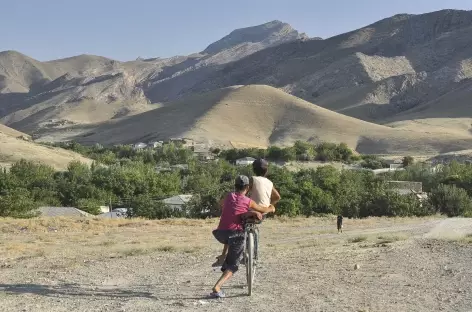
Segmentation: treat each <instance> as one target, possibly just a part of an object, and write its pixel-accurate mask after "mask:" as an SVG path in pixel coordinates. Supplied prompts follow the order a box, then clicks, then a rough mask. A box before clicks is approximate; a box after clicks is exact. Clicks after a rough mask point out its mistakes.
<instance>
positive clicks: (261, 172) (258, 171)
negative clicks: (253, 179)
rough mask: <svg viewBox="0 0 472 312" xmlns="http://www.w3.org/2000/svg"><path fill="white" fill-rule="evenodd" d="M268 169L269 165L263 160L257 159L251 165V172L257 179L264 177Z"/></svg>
mask: <svg viewBox="0 0 472 312" xmlns="http://www.w3.org/2000/svg"><path fill="white" fill-rule="evenodd" d="M268 169H269V163H268V162H267V160H265V159H263V158H258V159H256V160H254V162H253V163H252V171H253V172H254V174H255V175H256V176H258V177H265V176H266V174H267V171H268Z"/></svg>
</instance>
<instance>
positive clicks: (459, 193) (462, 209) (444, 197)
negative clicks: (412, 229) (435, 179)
mask: <svg viewBox="0 0 472 312" xmlns="http://www.w3.org/2000/svg"><path fill="white" fill-rule="evenodd" d="M429 200H430V203H431V205H432V206H433V207H434V208H435V209H436V211H439V212H440V213H443V214H446V215H447V216H448V217H456V216H463V215H466V214H470V213H471V212H472V200H471V199H470V197H469V195H468V194H467V192H466V190H464V189H462V188H458V187H456V186H455V185H445V184H440V185H439V186H438V187H436V188H435V189H433V190H432V191H431V194H430V197H429Z"/></svg>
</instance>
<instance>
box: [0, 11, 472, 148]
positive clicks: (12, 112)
mask: <svg viewBox="0 0 472 312" xmlns="http://www.w3.org/2000/svg"><path fill="white" fill-rule="evenodd" d="M471 38H472V11H460V10H443V11H438V12H432V13H427V14H421V15H408V14H400V15H395V16H393V17H391V18H387V19H384V20H381V21H378V22H376V23H374V24H371V25H368V26H366V27H363V28H360V29H357V30H354V31H351V32H349V33H345V34H341V35H338V36H335V37H332V38H327V39H324V40H321V39H320V38H313V39H309V38H307V36H306V35H304V34H300V33H299V32H298V31H296V30H294V29H293V28H292V27H291V26H290V25H288V24H284V23H282V22H279V21H273V22H269V23H266V24H263V25H259V26H255V27H249V28H243V29H239V30H235V31H233V32H232V33H230V34H229V35H228V36H226V37H224V38H222V39H221V40H219V41H217V42H215V43H213V44H210V45H209V46H208V47H207V48H206V49H205V50H203V51H202V52H200V53H196V54H192V55H189V56H176V57H173V58H168V59H160V58H156V59H146V60H143V59H137V60H135V61H130V62H118V61H114V60H109V59H106V58H103V57H98V56H90V55H81V56H76V57H72V58H68V59H63V60H56V61H51V62H38V61H35V60H33V59H31V58H29V57H27V56H24V55H21V54H19V53H17V52H11V51H8V52H2V53H0V122H2V123H4V124H6V125H8V126H10V127H13V128H15V129H18V130H21V131H24V132H27V133H29V134H35V137H43V138H44V139H47V140H58V139H70V138H77V137H80V136H81V135H83V134H84V133H90V132H91V131H92V132H93V131H94V130H93V129H97V127H100V126H101V124H102V123H105V125H106V127H108V125H110V124H115V123H116V124H120V123H121V122H122V121H123V120H128V119H127V118H125V117H129V116H133V115H137V114H141V113H144V112H147V111H150V110H154V109H157V110H155V111H154V112H152V114H157V112H162V111H163V110H162V109H163V108H164V107H170V106H174V104H172V103H174V102H175V101H176V100H177V102H179V101H178V100H180V99H188V98H191V97H192V96H193V95H195V94H200V93H206V92H210V91H213V90H219V89H221V88H226V87H230V86H235V85H254V84H257V85H269V86H272V87H275V88H278V89H280V90H282V91H285V92H287V93H290V94H292V95H295V96H297V97H298V98H301V99H304V100H305V101H308V102H311V103H314V104H316V105H318V106H320V107H324V108H327V109H329V110H332V111H334V112H337V113H341V114H344V115H347V116H351V117H355V118H358V119H362V120H365V121H369V122H374V123H377V124H382V125H385V126H389V127H393V128H396V129H404V130H405V131H406V130H408V131H417V132H429V133H432V134H433V133H444V134H447V135H452V136H458V138H459V137H460V138H468V137H469V136H470V135H471V134H470V130H471V129H470V126H471V124H472V118H471V117H472V106H471V105H468V104H470V98H471V92H472V91H471V90H472V89H471V86H472V85H471V83H472V79H471V78H472V39H471ZM182 101H183V102H186V101H187V100H182ZM245 101H246V102H251V98H247V99H246V100H245ZM169 103H171V104H169ZM187 103H188V105H191V103H189V102H188V101H187ZM202 105H203V104H202ZM208 105H210V104H208ZM175 107H177V106H175ZM178 107H181V108H180V109H182V112H180V113H179V114H182V116H186V111H187V110H188V111H189V112H190V111H192V109H193V108H192V109H187V108H186V107H184V106H178ZM267 109H270V108H269V107H267ZM189 116H193V115H192V113H189ZM182 118H183V117H182ZM189 122H191V123H194V122H197V121H196V120H194V121H189ZM301 123H303V122H301ZM296 124H297V121H296V120H293V122H292V125H293V126H294V127H295V125H296ZM105 125H104V126H105ZM315 128H316V127H315ZM165 133H167V132H165ZM293 133H298V132H297V131H296V130H294V131H293ZM116 134H118V133H116ZM340 135H341V136H342V135H344V136H345V137H346V140H349V136H350V134H349V133H347V132H345V133H340ZM141 136H142V137H144V136H146V133H145V131H143V133H141ZM139 137H140V135H139V134H136V136H134V139H137V138H139ZM91 138H95V136H91ZM96 138H98V137H96ZM264 140H266V141H265V142H266V143H268V142H270V143H274V142H277V140H268V139H267V138H265V139H263V140H262V141H264ZM122 141H125V140H124V139H123V140H122ZM259 143H260V142H259ZM460 145H461V146H462V143H461V144H460ZM466 145H467V144H466ZM466 147H467V146H466ZM471 147H472V146H471Z"/></svg>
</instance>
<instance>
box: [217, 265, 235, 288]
mask: <svg viewBox="0 0 472 312" xmlns="http://www.w3.org/2000/svg"><path fill="white" fill-rule="evenodd" d="M232 276H233V272H231V271H230V270H226V271H224V272H223V274H222V275H221V277H220V279H219V280H218V281H217V282H216V284H215V286H213V292H220V291H221V287H222V286H223V284H224V283H225V282H226V281H227V280H229V279H230V278H231V277H232Z"/></svg>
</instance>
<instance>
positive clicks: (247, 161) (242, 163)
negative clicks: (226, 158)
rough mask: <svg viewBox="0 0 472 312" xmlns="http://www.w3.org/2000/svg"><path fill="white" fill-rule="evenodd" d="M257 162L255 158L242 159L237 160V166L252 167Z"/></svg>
mask: <svg viewBox="0 0 472 312" xmlns="http://www.w3.org/2000/svg"><path fill="white" fill-rule="evenodd" d="M255 160H256V159H255V158H253V157H244V158H240V159H237V160H236V165H238V166H249V165H252V163H253V162H254V161H255Z"/></svg>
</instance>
